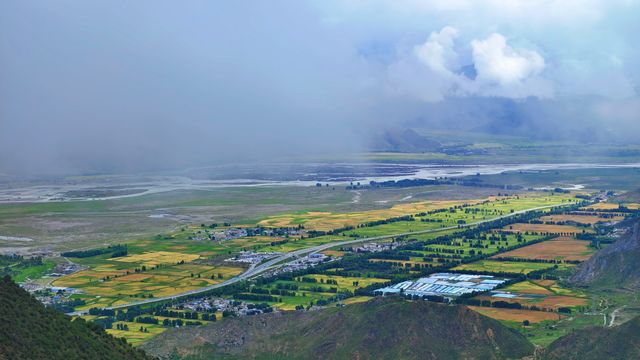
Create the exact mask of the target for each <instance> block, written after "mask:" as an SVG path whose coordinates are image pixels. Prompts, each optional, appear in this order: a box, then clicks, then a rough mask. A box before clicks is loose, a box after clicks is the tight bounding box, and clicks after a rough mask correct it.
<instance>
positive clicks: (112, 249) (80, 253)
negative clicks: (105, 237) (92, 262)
mask: <svg viewBox="0 0 640 360" xmlns="http://www.w3.org/2000/svg"><path fill="white" fill-rule="evenodd" d="M109 253H112V255H111V257H118V256H125V255H127V253H128V249H127V245H120V244H118V245H110V246H107V247H103V248H96V249H91V250H75V251H67V252H63V253H62V254H61V255H62V256H65V257H74V258H88V257H93V256H97V255H103V254H109ZM114 254H115V255H117V256H114Z"/></svg>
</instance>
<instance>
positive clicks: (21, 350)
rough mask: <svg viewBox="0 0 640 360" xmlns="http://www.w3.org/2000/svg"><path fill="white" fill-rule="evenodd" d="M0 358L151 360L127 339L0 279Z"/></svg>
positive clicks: (6, 277) (12, 359)
mask: <svg viewBox="0 0 640 360" xmlns="http://www.w3.org/2000/svg"><path fill="white" fill-rule="evenodd" d="M0 359H3V360H4V359H7V360H9V359H10V360H19V359H47V360H56V359H60V360H63V359H150V357H148V356H147V355H145V354H144V352H142V351H141V350H137V349H133V348H132V347H131V346H130V345H128V344H127V343H126V342H125V341H124V340H120V339H116V338H114V337H112V336H111V335H109V334H107V333H106V332H105V331H104V330H103V329H102V328H101V327H99V326H97V325H93V324H90V323H87V322H85V321H84V320H74V321H71V320H70V319H69V318H68V317H67V316H65V315H63V314H62V313H59V312H57V311H55V310H53V309H49V308H45V307H44V305H42V304H41V303H40V302H38V301H37V300H36V299H34V298H33V297H31V296H30V295H29V293H27V292H26V291H25V290H23V289H22V288H20V287H19V286H18V285H16V283H14V282H13V281H11V278H9V277H8V276H5V277H2V278H0Z"/></svg>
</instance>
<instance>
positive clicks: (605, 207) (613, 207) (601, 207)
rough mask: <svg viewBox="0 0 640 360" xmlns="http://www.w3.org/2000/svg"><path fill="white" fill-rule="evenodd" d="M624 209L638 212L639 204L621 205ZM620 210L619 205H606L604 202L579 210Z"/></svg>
mask: <svg viewBox="0 0 640 360" xmlns="http://www.w3.org/2000/svg"><path fill="white" fill-rule="evenodd" d="M622 205H623V206H624V207H626V208H628V209H631V210H638V209H640V204H638V203H626V204H622ZM619 208H620V204H618V203H606V202H600V203H597V204H591V205H589V206H585V207H582V208H581V209H583V210H616V209H619Z"/></svg>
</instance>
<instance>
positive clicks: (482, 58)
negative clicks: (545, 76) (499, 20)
mask: <svg viewBox="0 0 640 360" xmlns="http://www.w3.org/2000/svg"><path fill="white" fill-rule="evenodd" d="M471 47H472V49H473V62H474V66H475V68H476V71H477V73H478V78H477V79H478V81H486V82H489V83H492V82H495V83H499V84H500V85H502V86H510V85H514V84H516V83H520V82H522V81H524V80H526V79H527V78H530V77H532V76H536V75H538V74H540V72H542V70H543V69H544V67H545V63H544V59H543V58H542V56H540V54H538V53H537V52H535V51H531V50H526V49H514V48H512V47H510V46H509V45H507V39H506V38H505V37H504V36H502V35H501V34H498V33H493V34H491V35H490V36H489V37H488V38H486V39H485V40H473V41H472V42H471Z"/></svg>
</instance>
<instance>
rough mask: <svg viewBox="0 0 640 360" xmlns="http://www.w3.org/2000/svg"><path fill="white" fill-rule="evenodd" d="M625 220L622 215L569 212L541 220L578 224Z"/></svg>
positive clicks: (541, 219) (544, 217)
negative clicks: (605, 215)
mask: <svg viewBox="0 0 640 360" xmlns="http://www.w3.org/2000/svg"><path fill="white" fill-rule="evenodd" d="M620 220H624V216H622V215H612V216H609V217H604V216H597V215H577V214H575V215H569V214H559V215H548V216H543V217H541V218H540V221H544V222H547V221H551V222H566V221H570V222H575V223H578V224H590V225H593V224H596V223H599V222H610V221H620Z"/></svg>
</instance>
